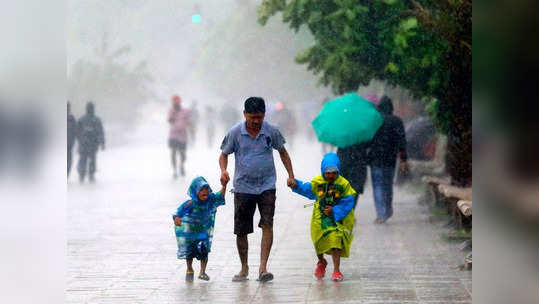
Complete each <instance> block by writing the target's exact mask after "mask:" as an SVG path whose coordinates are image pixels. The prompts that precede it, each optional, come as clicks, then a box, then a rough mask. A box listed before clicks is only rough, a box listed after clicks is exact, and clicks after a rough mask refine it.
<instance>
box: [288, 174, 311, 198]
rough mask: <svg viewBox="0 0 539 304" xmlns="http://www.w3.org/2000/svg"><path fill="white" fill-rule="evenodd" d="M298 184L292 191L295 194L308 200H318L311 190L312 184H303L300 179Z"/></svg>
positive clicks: (297, 181)
mask: <svg viewBox="0 0 539 304" xmlns="http://www.w3.org/2000/svg"><path fill="white" fill-rule="evenodd" d="M296 183H298V185H297V187H296V188H294V189H292V191H293V192H295V193H297V194H299V195H303V196H305V197H306V198H308V199H312V200H313V199H316V195H314V193H313V191H312V189H311V183H310V182H306V183H304V182H302V181H300V180H299V179H296Z"/></svg>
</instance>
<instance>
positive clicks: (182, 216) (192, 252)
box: [172, 176, 226, 282]
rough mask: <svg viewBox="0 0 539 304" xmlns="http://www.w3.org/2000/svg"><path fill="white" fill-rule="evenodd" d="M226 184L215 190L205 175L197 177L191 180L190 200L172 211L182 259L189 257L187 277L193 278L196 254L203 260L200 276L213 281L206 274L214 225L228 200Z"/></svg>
mask: <svg viewBox="0 0 539 304" xmlns="http://www.w3.org/2000/svg"><path fill="white" fill-rule="evenodd" d="M225 192H226V186H223V187H222V188H221V191H219V192H217V193H213V192H212V190H211V188H210V185H209V184H208V182H207V181H206V180H205V179H204V178H203V177H202V176H199V177H196V178H195V179H193V181H192V182H191V186H190V187H189V191H188V194H189V196H190V197H191V199H190V200H187V201H185V202H184V203H183V204H181V205H180V206H179V207H178V209H177V210H176V212H175V213H174V214H173V215H172V218H173V219H174V224H175V230H176V241H177V243H178V252H177V257H178V259H185V260H186V262H187V272H186V275H185V280H186V281H188V282H192V281H193V277H194V270H193V258H196V259H198V260H199V261H200V273H199V275H198V278H199V279H201V280H205V281H209V280H210V277H209V276H208V275H207V274H206V265H207V264H208V253H209V252H210V250H211V241H212V238H213V227H214V224H215V213H216V211H217V207H218V206H221V205H224V204H225Z"/></svg>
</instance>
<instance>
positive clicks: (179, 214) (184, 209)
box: [172, 200, 192, 219]
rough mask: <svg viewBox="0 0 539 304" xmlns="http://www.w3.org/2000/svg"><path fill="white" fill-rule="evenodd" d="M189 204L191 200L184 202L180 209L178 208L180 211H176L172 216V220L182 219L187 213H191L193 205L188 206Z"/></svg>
mask: <svg viewBox="0 0 539 304" xmlns="http://www.w3.org/2000/svg"><path fill="white" fill-rule="evenodd" d="M189 202H190V200H189V201H185V202H183V204H181V205H180V207H178V209H176V212H175V213H173V214H172V219H174V218H175V217H182V216H184V215H185V214H186V213H187V212H189V211H190V210H191V208H192V207H191V206H192V204H188V203H189Z"/></svg>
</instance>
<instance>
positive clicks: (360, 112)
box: [312, 93, 383, 208]
mask: <svg viewBox="0 0 539 304" xmlns="http://www.w3.org/2000/svg"><path fill="white" fill-rule="evenodd" d="M382 123H383V117H382V115H381V114H380V112H378V110H377V109H376V106H375V105H374V104H373V103H372V102H370V101H368V100H366V99H365V98H363V97H362V96H359V95H357V94H355V93H349V94H346V95H343V96H340V97H337V98H335V99H333V100H330V101H328V102H326V103H325V104H324V107H323V108H322V110H321V111H320V113H319V114H318V115H317V116H316V118H315V119H314V120H313V123H312V125H313V128H314V130H315V133H316V136H317V137H318V140H319V141H321V142H325V143H329V144H332V145H334V146H337V147H338V149H337V155H338V156H339V159H340V161H341V164H342V172H341V174H342V176H343V177H345V178H346V179H348V181H349V182H350V184H351V185H352V187H353V188H354V189H355V190H356V192H357V193H358V194H362V193H363V188H364V185H365V180H366V179H367V164H368V154H367V149H368V148H369V144H370V141H371V139H372V138H373V136H374V134H375V133H376V131H377V130H378V128H379V127H380V126H381V125H382ZM357 198H358V196H356V197H355V201H356V202H357ZM354 208H355V203H354Z"/></svg>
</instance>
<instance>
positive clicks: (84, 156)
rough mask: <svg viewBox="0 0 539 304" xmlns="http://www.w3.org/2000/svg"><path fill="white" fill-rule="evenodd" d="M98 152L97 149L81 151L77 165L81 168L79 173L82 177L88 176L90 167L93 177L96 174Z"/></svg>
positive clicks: (90, 173)
mask: <svg viewBox="0 0 539 304" xmlns="http://www.w3.org/2000/svg"><path fill="white" fill-rule="evenodd" d="M96 154H97V151H91V152H79V164H78V166H77V169H78V170H79V175H80V177H81V178H82V179H84V177H85V176H86V168H87V167H88V162H89V163H90V164H89V168H88V171H89V172H88V173H89V175H90V176H91V177H93V176H94V173H95V169H96Z"/></svg>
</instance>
